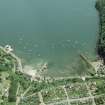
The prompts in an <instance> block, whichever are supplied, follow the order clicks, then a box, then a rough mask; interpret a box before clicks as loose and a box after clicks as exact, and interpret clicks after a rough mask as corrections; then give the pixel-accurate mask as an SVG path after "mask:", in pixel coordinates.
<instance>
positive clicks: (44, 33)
mask: <svg viewBox="0 0 105 105" xmlns="http://www.w3.org/2000/svg"><path fill="white" fill-rule="evenodd" d="M94 5H95V0H3V1H0V44H1V45H5V44H10V45H12V46H13V47H14V49H15V52H17V54H18V55H19V56H21V57H23V58H24V59H25V60H26V61H27V62H28V63H29V64H34V63H36V62H40V61H46V62H47V61H48V62H49V65H50V67H49V71H50V72H54V73H55V72H57V71H58V72H57V73H58V74H59V73H61V74H63V73H65V74H66V73H68V72H70V70H71V65H74V66H73V67H74V68H75V66H76V64H75V61H76V59H77V55H78V53H80V52H82V53H86V54H87V55H88V56H90V57H91V56H94V55H95V44H96V37H97V34H98V13H97V11H96V9H95V7H94Z"/></svg>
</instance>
